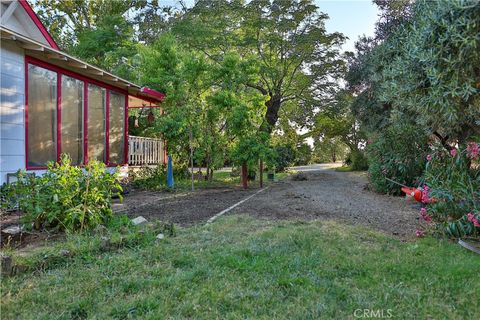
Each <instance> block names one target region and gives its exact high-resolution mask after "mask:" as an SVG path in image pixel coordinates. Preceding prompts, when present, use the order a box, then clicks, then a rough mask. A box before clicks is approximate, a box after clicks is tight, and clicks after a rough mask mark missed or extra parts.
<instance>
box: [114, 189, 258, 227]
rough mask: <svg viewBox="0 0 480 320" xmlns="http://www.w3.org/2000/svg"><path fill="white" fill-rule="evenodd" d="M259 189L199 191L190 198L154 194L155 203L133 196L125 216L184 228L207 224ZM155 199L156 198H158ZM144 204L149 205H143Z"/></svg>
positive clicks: (138, 195) (139, 195) (126, 205)
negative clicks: (139, 217) (213, 217)
mask: <svg viewBox="0 0 480 320" xmlns="http://www.w3.org/2000/svg"><path fill="white" fill-rule="evenodd" d="M256 190H257V189H248V190H243V189H241V188H234V187H232V188H219V189H206V190H199V191H196V192H195V193H191V194H177V195H174V194H167V195H165V194H164V193H158V194H156V195H155V194H151V196H153V197H154V199H155V200H153V201H152V199H151V198H150V199H148V198H147V199H145V198H144V197H145V194H136V193H132V194H131V195H128V196H127V197H125V199H124V206H125V207H124V208H123V209H122V212H125V213H126V214H127V215H128V216H130V217H136V216H139V215H141V216H143V217H145V218H146V219H147V220H152V219H159V220H161V221H165V222H173V223H175V224H179V225H181V226H189V225H192V224H195V223H203V222H206V221H207V220H208V219H209V218H211V217H212V216H214V215H215V214H217V213H219V212H220V211H222V210H224V209H226V208H228V207H230V206H231V205H233V204H235V203H237V202H238V201H240V200H242V199H244V198H245V197H248V196H249V195H251V194H252V193H254V192H255V191H256ZM155 197H156V198H155ZM142 199H144V201H148V202H146V203H145V202H143V203H142Z"/></svg>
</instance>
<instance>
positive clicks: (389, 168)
mask: <svg viewBox="0 0 480 320" xmlns="http://www.w3.org/2000/svg"><path fill="white" fill-rule="evenodd" d="M366 150H367V153H366V154H367V158H368V174H369V180H370V183H371V185H372V187H373V189H374V190H375V191H377V192H381V193H389V194H400V193H401V190H400V187H399V186H398V185H396V184H394V183H392V182H390V181H387V180H386V179H385V177H388V178H390V179H393V180H395V181H397V182H399V183H401V184H405V185H408V186H417V185H418V184H419V182H420V179H421V176H422V174H423V170H424V168H425V162H426V156H427V154H428V152H429V146H428V135H426V134H425V133H424V132H422V131H421V130H420V129H419V128H418V127H417V126H414V125H409V124H402V125H395V126H391V127H388V128H386V129H385V130H384V131H382V132H380V133H379V134H377V135H375V136H374V137H372V139H371V140H369V144H368V145H367V149H366Z"/></svg>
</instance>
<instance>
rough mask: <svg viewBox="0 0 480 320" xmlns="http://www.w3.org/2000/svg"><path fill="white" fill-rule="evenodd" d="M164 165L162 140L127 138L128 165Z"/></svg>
mask: <svg viewBox="0 0 480 320" xmlns="http://www.w3.org/2000/svg"><path fill="white" fill-rule="evenodd" d="M162 163H165V152H164V142H163V140H162V139H155V138H145V137H136V136H128V164H129V165H132V166H140V165H155V164H162Z"/></svg>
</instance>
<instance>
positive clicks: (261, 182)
mask: <svg viewBox="0 0 480 320" xmlns="http://www.w3.org/2000/svg"><path fill="white" fill-rule="evenodd" d="M260 188H263V160H262V159H260Z"/></svg>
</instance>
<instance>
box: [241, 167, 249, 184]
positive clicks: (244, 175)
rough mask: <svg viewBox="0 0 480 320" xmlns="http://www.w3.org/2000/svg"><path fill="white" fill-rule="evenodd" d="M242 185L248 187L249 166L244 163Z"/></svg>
mask: <svg viewBox="0 0 480 320" xmlns="http://www.w3.org/2000/svg"><path fill="white" fill-rule="evenodd" d="M242 185H243V188H244V189H247V188H248V168H247V164H246V163H243V164H242Z"/></svg>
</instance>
